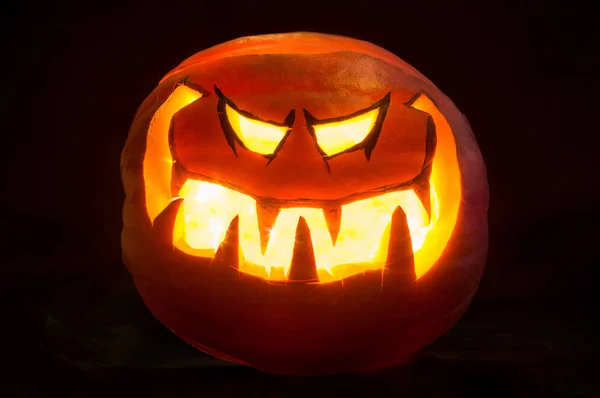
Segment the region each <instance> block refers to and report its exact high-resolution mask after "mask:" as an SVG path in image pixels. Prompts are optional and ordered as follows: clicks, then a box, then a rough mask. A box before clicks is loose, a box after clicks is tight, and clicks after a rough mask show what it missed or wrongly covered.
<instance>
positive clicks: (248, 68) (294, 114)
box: [123, 34, 487, 373]
mask: <svg viewBox="0 0 600 398" xmlns="http://www.w3.org/2000/svg"><path fill="white" fill-rule="evenodd" d="M246 40H249V41H246ZM246 40H239V41H234V42H230V43H226V44H224V45H221V46H217V47H215V48H213V49H209V50H206V51H204V52H201V53H199V54H197V55H195V56H194V57H192V58H190V59H189V60H187V61H186V62H184V63H183V64H182V65H181V66H180V67H179V68H177V69H176V70H175V71H173V72H171V73H170V74H169V75H167V77H165V79H163V81H162V82H161V84H160V85H159V87H158V88H157V90H156V91H155V93H154V94H153V96H151V97H150V98H149V100H147V101H146V102H145V103H144V105H142V108H141V109H140V111H139V112H138V115H136V120H135V121H134V124H133V126H132V130H131V132H130V137H129V140H128V144H127V145H126V147H125V150H124V152H123V179H124V183H125V188H126V191H127V195H128V201H127V202H126V205H125V209H124V230H123V249H124V257H125V260H126V263H127V265H128V267H129V268H130V269H131V270H132V273H133V275H134V277H135V278H136V283H137V285H138V289H139V290H140V292H141V293H142V296H143V297H144V299H145V301H146V303H147V304H148V306H149V308H150V309H151V310H152V311H153V312H154V313H155V315H156V316H157V318H159V319H161V321H163V322H164V323H165V324H167V325H168V326H169V327H171V328H172V329H173V330H175V331H176V332H177V333H178V334H180V336H182V337H183V338H184V339H185V340H186V341H188V342H190V343H191V344H193V345H195V346H196V347H198V348H200V349H203V350H204V351H207V352H210V353H213V354H215V355H219V356H221V357H224V358H228V359H234V360H238V361H239V362H243V363H249V364H251V365H254V366H257V367H259V368H262V369H265V370H269V371H275V372H285V373H287V372H292V373H306V372H307V371H308V370H309V369H312V370H314V369H315V366H314V363H315V361H317V362H318V361H320V362H323V360H324V358H328V355H329V356H331V355H333V357H332V358H333V360H334V362H336V361H335V360H336V358H337V362H336V365H331V364H330V365H328V366H326V368H327V369H326V370H322V371H320V372H329V371H334V372H335V371H341V370H344V367H343V366H342V363H344V361H343V360H342V359H344V358H345V357H344V358H342V357H343V355H342V357H340V355H341V354H340V352H338V351H336V350H338V349H337V348H336V349H334V350H333V351H331V347H329V348H328V349H323V350H321V352H320V353H319V352H314V353H312V354H310V355H308V356H307V353H306V352H304V353H301V352H300V351H299V350H298V349H294V348H290V347H292V346H293V344H294V343H293V341H288V342H287V343H285V342H284V340H283V339H282V338H283V335H282V336H280V337H281V338H279V337H278V338H271V341H272V342H273V341H278V342H279V343H277V344H274V345H273V346H272V347H270V348H269V349H265V348H264V345H263V344H262V343H258V342H257V341H255V340H252V341H251V342H246V343H243V342H241V341H235V339H236V337H233V336H232V334H231V332H225V331H224V330H223V329H222V326H223V325H225V324H227V325H230V326H231V327H235V326H234V325H235V324H237V323H239V326H240V327H241V328H246V327H249V326H248V325H250V324H251V325H254V327H255V328H256V327H258V329H256V330H255V329H252V327H250V329H252V331H253V333H254V334H253V336H258V334H260V333H261V331H262V332H263V333H267V332H266V329H267V326H263V329H264V330H262V329H261V328H260V327H259V326H257V325H256V320H251V321H249V320H248V315H251V314H255V315H256V316H257V317H259V318H262V319H266V320H267V322H276V323H280V322H281V319H282V317H284V318H285V319H288V318H289V317H290V316H292V317H294V318H295V319H294V320H292V321H289V323H288V324H287V326H284V327H283V329H289V330H288V331H287V332H286V333H287V338H291V339H292V340H293V339H294V338H298V337H299V333H300V332H299V331H298V330H297V327H296V329H295V328H294V326H293V325H301V326H299V327H300V329H301V330H304V329H305V328H309V329H310V328H322V327H324V326H323V325H319V326H317V324H319V322H317V321H316V320H314V319H312V320H309V321H306V320H305V322H304V323H302V322H300V323H298V322H299V321H301V320H302V319H303V318H306V316H307V313H305V312H304V311H313V313H315V311H316V313H318V314H321V315H327V316H328V317H332V318H335V319H336V320H335V322H333V323H336V322H338V323H339V322H341V323H339V324H336V325H337V326H331V325H330V326H328V327H326V328H325V329H329V330H325V335H326V336H330V333H333V334H335V332H341V331H344V332H343V333H356V332H357V331H360V330H362V328H364V326H365V325H362V326H360V327H357V326H356V325H355V323H356V320H351V319H352V317H350V318H348V319H347V320H346V321H344V320H343V319H342V320H341V321H340V319H341V318H340V316H339V314H340V313H341V312H343V311H344V310H348V308H354V309H356V308H357V306H361V307H364V308H363V310H364V309H365V308H371V310H372V311H374V312H373V313H371V314H369V315H368V316H367V318H369V317H370V318H373V317H374V316H375V317H378V316H379V315H377V314H376V313H377V312H381V311H382V309H386V311H392V312H391V313H392V314H396V315H395V316H398V312H399V311H400V313H401V314H402V316H408V315H409V314H410V316H411V317H412V318H414V319H412V318H411V319H412V321H411V322H414V325H413V326H414V327H420V326H422V325H421V323H424V322H426V321H428V319H426V318H427V317H423V316H422V315H421V316H415V312H414V311H416V310H419V311H422V310H427V309H429V310H430V312H431V313H430V314H428V316H437V317H438V318H439V317H442V318H443V317H444V316H445V318H444V322H442V324H443V325H445V326H442V327H440V326H438V327H437V328H436V327H434V328H433V330H432V331H431V332H430V334H427V333H424V335H425V336H428V337H426V338H425V340H427V341H425V343H427V342H428V341H430V340H431V339H433V338H435V337H437V335H439V334H440V333H441V332H443V330H442V331H441V332H440V328H441V329H444V327H447V325H448V324H452V323H453V322H454V321H455V320H456V319H457V316H459V315H460V314H461V313H462V311H464V308H466V305H468V302H470V299H471V298H472V294H473V292H474V289H475V287H476V285H477V281H478V280H479V276H480V274H481V269H482V266H483V260H484V257H485V248H486V247H487V246H486V244H487V235H486V222H485V212H486V210H487V184H486V182H485V170H484V167H483V162H482V160H481V158H480V155H479V152H478V150H477V147H476V144H475V142H474V140H473V138H472V135H471V133H470V130H469V127H468V125H467V124H466V121H465V120H464V118H463V117H462V115H460V113H458V112H457V111H456V110H455V108H454V107H453V104H451V103H450V102H449V101H448V100H447V99H446V98H445V97H443V95H442V94H441V93H439V91H438V90H437V88H435V86H433V85H432V84H431V83H430V82H428V81H427V80H426V79H425V78H424V77H422V76H421V75H420V74H419V73H418V72H417V71H415V70H414V69H412V68H411V67H410V66H408V65H407V64H405V63H404V62H402V61H401V60H399V59H398V58H396V57H394V56H392V55H391V54H389V53H387V52H385V51H384V50H382V49H380V48H378V47H375V46H373V45H370V44H368V43H364V42H359V41H355V40H352V39H347V38H342V37H337V36H325V35H317V34H289V35H273V36H263V37H257V38H251V39H246ZM456 115H458V116H459V117H456ZM461 145H462V148H463V152H462V153H461ZM464 148H467V150H468V151H467V152H466V156H465V152H464ZM461 156H462V158H466V159H467V160H466V162H467V163H469V164H467V165H466V164H465V160H464V159H462V158H461ZM465 166H466V167H468V169H465ZM469 202H471V203H472V205H471V207H470V208H468V209H465V208H464V206H465V203H469ZM461 206H462V207H463V208H462V214H461ZM469 212H470V213H469ZM457 233H458V235H464V234H465V233H466V234H468V235H469V236H472V235H473V234H480V235H481V236H478V237H475V238H473V237H471V238H470V240H468V241H457V240H456V238H454V244H453V243H452V242H453V239H452V238H453V237H456V235H457ZM456 249H458V253H460V254H452V253H455V252H456ZM482 249H483V251H482ZM449 252H450V254H448V253H449ZM473 253H475V255H474V254H473ZM469 256H471V257H472V258H470V257H469ZM444 257H445V258H444ZM465 258H469V260H468V261H466V262H465V261H463V260H464V259H465ZM465 264H467V265H466V268H463V272H462V273H459V275H458V279H456V277H457V275H456V274H455V272H456V269H457V268H456V267H461V266H462V267H465ZM449 270H451V271H450V272H451V274H452V273H454V274H453V275H454V276H453V279H449V280H448V279H446V283H448V286H439V285H438V284H439V283H440V281H441V279H440V278H444V277H446V278H447V277H448V274H447V273H448V272H449ZM465 272H466V273H465ZM432 274H433V276H431V277H430V278H429V280H428V281H425V280H427V278H426V276H428V275H432ZM455 279H456V280H457V281H458V280H460V282H461V283H463V284H464V286H463V288H462V289H458V290H459V292H458V293H457V292H456V291H453V290H452V289H450V290H448V288H449V286H450V284H451V283H452V281H453V280H455ZM423 281H425V282H423ZM261 285H262V286H261ZM353 286H354V287H353ZM357 286H358V288H357ZM417 286H418V287H419V293H418V294H417V293H416V290H415V289H416V288H417ZM265 288H266V290H265ZM194 289H200V290H196V291H195V290H194ZM272 289H275V290H276V292H275V291H273V290H272ZM307 289H308V290H307ZM314 289H319V290H314ZM434 289H435V291H434ZM224 291H228V293H227V294H225V295H223V294H224ZM265 292H266V293H265ZM444 292H445V293H446V297H445V300H450V301H449V302H450V304H451V305H454V307H453V308H450V309H448V308H447V307H446V305H447V304H448V301H447V302H446V303H441V302H440V301H438V300H442V298H443V297H444ZM449 292H451V293H449ZM263 295H264V296H263ZM432 295H433V296H436V295H437V296H436V297H440V296H441V297H442V298H436V297H433V296H432ZM226 297H227V299H226ZM349 297H351V299H349ZM274 299H277V300H279V302H274V301H273V300H274ZM211 300H213V301H211ZM214 300H216V301H214ZM315 300H317V301H315ZM319 300H320V305H319ZM340 300H341V301H340ZM347 300H350V302H352V305H350V302H347V303H346V304H343V302H345V301H347ZM398 300H402V301H403V303H400V302H399V301H398ZM432 300H433V301H432ZM193 302H195V303H193ZM209 302H212V303H215V304H209ZM408 303H411V305H413V306H414V308H412V309H409V310H407V307H405V306H406V305H408ZM212 305H214V307H212ZM315 305H316V307H314V306H315ZM390 305H391V306H392V307H395V308H392V309H390ZM207 306H208V307H210V308H207ZM244 306H246V308H254V309H252V310H249V312H248V313H244V310H243V309H242V308H243V307H244ZM331 306H333V307H331ZM175 308H178V309H177V310H174V309H175ZM182 308H183V309H182ZM257 308H260V311H259V310H258V309H257ZM336 308H337V310H336ZM402 308H404V310H403V309H402ZM440 308H444V309H440ZM361 311H362V310H361ZM361 311H359V312H361ZM436 311H437V312H436ZM449 311H450V312H452V311H454V312H453V315H452V316H450V317H449V318H448V314H447V312H449ZM217 313H220V314H221V315H217ZM432 314H434V315H432ZM435 314H437V315H435ZM354 316H355V317H357V318H358V317H360V316H363V317H364V314H362V315H361V314H359V313H358V312H357V313H355V314H354ZM388 316H390V314H388ZM264 317H266V318H264ZM194 318H195V319H194ZM309 318H310V316H309ZM342 318H343V317H342ZM415 319H420V320H418V321H417V320H415ZM244 320H245V321H246V322H245V323H244ZM321 320H322V321H324V322H330V321H327V320H324V319H321ZM373 321H374V320H373V319H371V320H369V321H364V322H368V323H369V324H370V325H372V326H373V325H377V324H380V323H381V322H382V320H381V319H378V320H377V322H375V324H373ZM405 321H406V319H405ZM197 322H198V323H199V324H202V327H201V329H203V331H199V330H198V326H197V325H198V323H197ZM207 322H208V324H210V325H211V326H207ZM395 322H396V323H397V321H395ZM409 323H410V322H409ZM391 324H394V322H391ZM218 325H220V326H218ZM352 325H354V331H351V332H349V331H348V330H349V329H348V328H351V329H350V330H353V329H352ZM373 327H375V328H376V327H377V326H373ZM382 327H384V328H387V326H382ZM398 328H399V329H402V330H405V329H406V323H405V324H404V326H396V329H397V330H396V333H397V334H401V331H399V329H398ZM207 330H208V331H207ZM393 330H394V327H392V330H389V331H386V333H389V332H390V331H393ZM286 333H284V335H285V334H286ZM307 333H308V335H307ZM301 334H302V335H303V336H304V337H303V338H307V337H306V336H308V339H309V340H311V341H312V340H319V339H323V331H313V332H310V331H308V332H306V331H303V332H302V333H301ZM225 335H228V336H229V338H227V337H224V336H225ZM431 336H433V337H431ZM239 339H240V340H243V339H244V338H243V337H239ZM423 344H424V343H423V342H422V341H421V340H420V339H415V338H413V340H412V341H409V342H404V343H403V344H402V345H401V349H398V350H396V351H397V352H396V353H395V354H394V355H395V356H394V358H395V359H389V358H388V359H385V360H384V361H383V362H385V363H386V364H387V363H388V362H389V363H394V362H398V359H397V358H396V357H397V356H403V355H406V354H408V353H410V352H413V351H414V350H415V349H418V348H419V347H420V346H422V345H423ZM258 346H260V347H263V348H262V349H258V348H257V347H258ZM333 346H335V344H333ZM281 350H283V351H281ZM360 350H363V351H364V348H362V349H360V348H359V351H360ZM280 351H281V353H287V357H286V359H285V360H283V359H281V358H280V359H279V360H278V359H277V356H278V355H279V354H275V353H276V352H280ZM379 351H380V350H374V351H373V352H379ZM328 352H329V354H328ZM336 352H338V354H337V357H336V354H335V353H336ZM257 355H259V356H260V355H264V358H263V359H260V358H258V359H257V358H256V356H257ZM373 355H375V357H377V356H378V355H379V356H381V355H382V354H381V353H380V354H373ZM366 357H369V355H366ZM369 358H370V357H369ZM338 362H339V363H338ZM358 362H359V363H360V364H358V363H357V364H354V365H352V366H351V368H352V369H351V370H356V369H360V368H365V367H369V366H375V365H377V364H383V362H381V358H379V359H378V360H373V359H369V360H365V359H364V358H363V359H361V360H359V361H358ZM380 362H381V363H380ZM265 364H266V365H265ZM344 366H347V362H345V363H344ZM280 368H281V369H280Z"/></svg>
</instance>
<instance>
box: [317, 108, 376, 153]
mask: <svg viewBox="0 0 600 398" xmlns="http://www.w3.org/2000/svg"><path fill="white" fill-rule="evenodd" d="M378 115H379V109H373V110H371V111H369V112H367V113H363V114H362V115H360V116H356V117H353V118H351V119H347V120H344V121H340V122H333V123H326V124H316V125H314V126H313V129H314V132H315V138H316V139H317V145H319V148H321V150H322V151H323V152H325V154H326V155H327V156H332V155H335V154H338V153H340V152H343V151H345V150H346V149H349V148H352V147H354V146H356V145H358V144H360V143H361V142H363V141H364V140H365V138H367V136H368V135H369V133H370V132H371V131H372V130H373V127H375V122H376V121H377V116H378Z"/></svg>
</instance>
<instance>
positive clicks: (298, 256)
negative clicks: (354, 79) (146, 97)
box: [143, 85, 461, 283]
mask: <svg viewBox="0 0 600 398" xmlns="http://www.w3.org/2000/svg"><path fill="white" fill-rule="evenodd" d="M201 97H202V95H201V94H200V93H199V92H196V91H194V90H193V89H190V88H188V87H186V86H184V85H180V86H178V87H177V88H176V89H175V90H174V92H173V93H172V94H171V96H170V97H169V98H168V100H167V101H166V102H165V103H164V104H162V105H161V106H160V107H159V108H158V110H156V112H155V114H154V115H153V117H152V121H151V123H150V125H149V129H148V132H147V136H148V137H152V139H151V140H150V139H149V140H148V141H147V143H146V153H145V155H144V163H143V170H144V192H145V205H146V212H147V214H148V217H149V218H150V220H151V221H152V222H153V223H155V222H156V221H157V219H158V218H160V217H161V215H168V214H171V213H169V212H173V213H172V215H173V216H175V225H174V226H173V223H172V222H171V224H170V226H169V231H171V230H172V231H173V234H172V235H173V244H174V246H175V247H176V248H177V249H179V250H181V251H183V252H185V253H187V254H190V255H193V256H198V257H205V258H211V259H212V261H213V262H214V261H215V260H216V259H218V258H222V256H221V255H222V254H223V252H226V253H225V254H228V255H231V256H229V257H228V258H230V259H235V260H231V261H233V262H231V261H230V262H231V264H229V265H231V266H234V267H236V266H237V268H239V270H240V271H241V272H245V273H248V274H252V275H255V276H258V277H261V278H264V279H270V280H271V281H288V280H298V279H302V278H303V277H302V274H303V272H304V271H305V270H307V269H309V271H307V272H304V273H305V274H307V275H314V274H317V277H318V280H319V281H320V282H321V283H326V282H328V281H335V280H338V279H343V278H345V277H348V276H352V275H355V274H359V273H362V272H365V271H367V270H372V269H382V268H384V267H385V269H386V270H387V269H388V268H390V261H391V262H393V264H395V265H402V264H403V265H404V266H406V265H407V264H408V265H412V268H414V271H415V274H416V278H420V277H421V276H423V275H424V274H425V273H427V272H428V271H429V270H430V269H431V268H432V267H433V266H434V264H435V263H436V262H437V260H438V259H439V258H440V256H441V255H442V253H443V251H444V249H445V247H446V245H447V243H448V241H449V239H450V237H451V235H452V232H453V230H454V226H455V224H456V221H457V215H458V208H459V204H460V201H461V174H460V168H459V164H458V160H457V152H456V151H457V148H456V144H455V142H454V137H453V134H452V129H451V127H450V125H449V123H448V121H447V120H446V119H445V117H444V115H443V114H442V113H441V112H440V110H439V109H438V108H437V106H436V105H435V104H434V103H433V102H432V101H431V100H430V99H429V98H428V97H427V96H426V95H420V96H419V97H417V98H416V99H415V100H414V101H413V102H412V104H410V106H411V107H413V108H415V109H417V110H420V111H423V112H426V113H427V114H429V115H430V116H431V118H432V120H433V123H434V125H435V127H436V132H437V149H436V154H435V157H434V158H433V160H432V168H431V175H430V177H429V179H428V182H429V184H430V186H427V187H426V188H427V189H425V192H426V193H429V198H427V200H423V199H424V198H425V197H426V196H427V195H424V192H423V188H424V186H423V185H421V186H420V187H416V188H415V189H414V190H412V189H407V188H412V186H402V187H400V186H398V187H385V189H383V190H380V191H378V192H369V193H365V194H368V195H369V196H368V197H364V196H361V197H360V198H354V197H353V198H346V200H345V201H343V202H336V203H323V202H321V203H316V202H314V201H309V202H302V203H287V205H286V206H294V207H284V208H280V207H281V206H280V205H282V204H281V203H277V202H273V201H269V200H264V198H254V197H251V196H248V195H246V194H243V193H241V192H239V190H237V189H235V187H231V186H224V184H223V183H221V182H219V181H206V180H204V179H202V177H200V176H194V178H188V179H185V178H183V179H182V180H181V181H183V182H184V184H183V185H182V186H181V188H180V189H177V192H176V193H175V195H174V194H173V191H172V189H173V187H174V185H173V184H172V182H175V181H173V178H172V177H173V175H172V173H173V172H174V171H175V169H176V168H177V167H173V166H174V161H173V158H172V156H171V153H170V147H169V128H170V123H171V119H172V117H173V115H174V114H175V113H176V112H177V111H179V110H180V109H182V108H183V107H185V106H187V105H189V104H190V103H192V102H194V101H196V100H198V99H199V98H201ZM176 180H178V179H176ZM184 188H185V189H184ZM210 192H219V193H220V195H221V196H217V197H229V198H233V199H234V200H236V201H237V200H239V203H243V204H245V205H244V206H241V205H235V206H233V209H234V210H233V211H232V210H231V206H229V205H227V204H226V203H224V202H223V201H222V200H220V199H219V200H216V199H214V198H213V199H211V196H210V194H209V193H210ZM178 198H182V199H183V200H177V199H178ZM180 204H181V206H180ZM429 204H430V205H431V211H430V217H429V218H428V217H427V213H428V212H429V211H428V210H429V209H427V205H429ZM228 209H229V210H228ZM359 211H362V213H360V212H359ZM220 212H225V213H220ZM166 213H168V214H166ZM273 214H276V215H277V216H276V217H273ZM203 215H208V217H203ZM168 218H170V216H169V217H168ZM273 220H274V221H273ZM155 224H156V223H155ZM203 225H205V226H208V227H209V228H206V229H203V228H202V226H203ZM336 226H339V229H337V228H338V227H336ZM155 228H156V225H155ZM171 228H173V229H171ZM336 230H337V235H336ZM342 230H343V231H345V232H344V234H343V238H342V236H341V234H342ZM203 231H204V232H203ZM210 231H212V232H211V233H212V234H209V235H208V237H206V234H207V233H209V232H210ZM203 234H204V235H203ZM361 237H362V239H361ZM407 241H408V242H410V244H409V245H406V242H407ZM342 242H346V243H342ZM342 248H343V249H342ZM263 250H264V251H263ZM403 250H404V251H403ZM276 252H277V253H281V254H278V255H277V256H276V255H275V254H271V253H276ZM405 252H406V253H409V252H411V253H410V254H412V256H408V257H407V256H404V255H403V254H402V253H405ZM233 254H235V256H233ZM220 256H221V257H220ZM225 258H227V256H225ZM228 261H229V260H228ZM361 261H362V262H361ZM297 266H302V267H300V268H301V269H302V270H303V271H301V272H299V271H297V269H299V268H298V267H297ZM311 267H313V270H312V271H310V269H311ZM304 279H310V278H304ZM313 279H314V278H313Z"/></svg>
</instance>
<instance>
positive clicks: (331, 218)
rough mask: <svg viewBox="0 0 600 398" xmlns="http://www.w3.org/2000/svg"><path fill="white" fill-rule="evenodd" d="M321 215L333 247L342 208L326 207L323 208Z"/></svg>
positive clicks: (338, 229) (338, 228)
mask: <svg viewBox="0 0 600 398" xmlns="http://www.w3.org/2000/svg"><path fill="white" fill-rule="evenodd" d="M323 215H324V216H325V221H326V222H327V228H328V229H329V234H330V235H331V241H332V242H333V244H334V245H335V243H336V241H337V237H338V234H339V233H340V224H341V222H342V206H326V207H324V208H323Z"/></svg>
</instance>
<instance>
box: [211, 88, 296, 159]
mask: <svg viewBox="0 0 600 398" xmlns="http://www.w3.org/2000/svg"><path fill="white" fill-rule="evenodd" d="M215 92H216V93H217V95H218V96H219V108H218V112H219V117H220V119H221V127H222V128H223V131H224V133H225V136H226V137H227V139H228V142H229V145H230V146H231V148H232V149H233V151H234V152H235V145H234V142H233V140H234V139H235V140H236V141H237V142H238V143H239V144H240V145H241V146H242V147H244V148H246V149H248V150H250V151H252V152H256V153H258V154H261V155H263V156H265V157H268V158H272V157H273V156H274V155H275V153H276V152H277V151H278V150H279V149H280V148H281V146H282V145H283V142H284V141H285V138H286V137H287V135H288V134H289V132H290V129H291V128H292V124H293V123H294V112H293V111H292V112H290V114H289V115H288V117H287V118H286V120H285V121H284V122H283V123H277V122H273V121H271V120H261V119H260V118H258V117H257V116H254V115H252V114H251V113H249V112H246V111H243V110H240V109H239V108H238V107H237V106H236V105H235V104H234V103H233V102H232V101H231V100H229V99H228V98H226V97H225V96H224V95H223V93H222V92H221V91H220V90H219V89H218V88H217V87H216V86H215Z"/></svg>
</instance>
